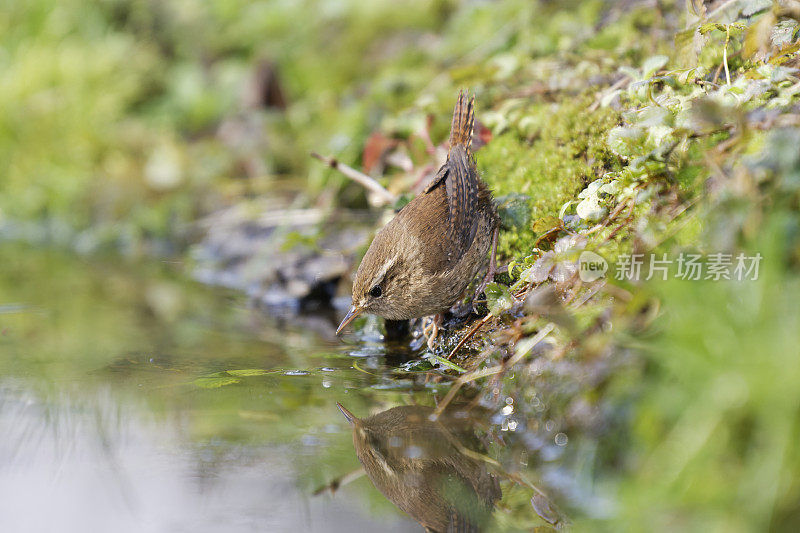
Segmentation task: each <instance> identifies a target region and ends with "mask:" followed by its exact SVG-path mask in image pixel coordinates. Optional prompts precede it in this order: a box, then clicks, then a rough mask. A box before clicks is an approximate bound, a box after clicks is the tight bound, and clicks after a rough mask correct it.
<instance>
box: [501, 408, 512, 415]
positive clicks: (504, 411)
mask: <svg viewBox="0 0 800 533" xmlns="http://www.w3.org/2000/svg"><path fill="white" fill-rule="evenodd" d="M500 412H501V413H503V414H504V415H506V416H508V415H510V414H511V413H513V412H514V406H513V405H506V406H505V407H503V409H502V410H501V411H500Z"/></svg>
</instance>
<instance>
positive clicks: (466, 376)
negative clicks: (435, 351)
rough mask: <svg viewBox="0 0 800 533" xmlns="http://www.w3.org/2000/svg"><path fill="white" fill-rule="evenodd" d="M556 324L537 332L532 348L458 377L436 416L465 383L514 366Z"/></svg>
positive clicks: (439, 406)
mask: <svg viewBox="0 0 800 533" xmlns="http://www.w3.org/2000/svg"><path fill="white" fill-rule="evenodd" d="M555 327H556V326H555V324H553V323H552V322H550V323H549V324H547V325H546V326H545V327H543V328H542V329H541V330H539V333H537V334H536V335H535V336H534V337H533V338H532V339H531V341H530V348H529V349H527V350H524V351H520V353H516V354H514V355H513V356H512V357H511V358H510V359H509V360H508V361H505V362H503V363H501V364H499V365H495V366H493V367H490V368H483V369H481V370H473V371H472V372H470V373H469V374H464V375H463V376H461V377H460V378H458V379H457V380H456V381H455V382H454V383H453V385H452V386H451V387H450V390H449V391H447V396H445V397H444V400H442V401H441V403H440V404H439V405H438V406H437V407H436V410H435V411H434V412H433V414H434V416H437V417H438V416H439V415H441V414H442V412H443V411H444V409H445V408H446V407H447V405H448V404H449V403H450V402H451V401H452V400H453V398H455V395H456V393H458V391H459V389H461V387H463V386H464V384H466V383H469V382H470V381H475V380H476V379H480V378H485V377H489V376H494V375H496V374H499V373H501V372H503V371H504V370H505V369H506V368H509V367H512V366H514V365H515V364H517V363H518V362H519V361H520V359H522V358H523V357H525V356H526V355H528V353H529V352H530V351H531V350H532V349H533V347H534V346H536V345H537V344H539V343H540V342H542V340H543V339H544V338H545V337H547V336H548V335H549V334H550V332H551V331H553V329H554V328H555Z"/></svg>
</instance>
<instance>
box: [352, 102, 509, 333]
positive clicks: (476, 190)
mask: <svg viewBox="0 0 800 533" xmlns="http://www.w3.org/2000/svg"><path fill="white" fill-rule="evenodd" d="M474 121H475V98H474V97H473V98H468V96H467V94H466V93H464V92H461V93H459V96H458V101H457V102H456V106H455V110H454V112H453V124H452V128H451V132H450V151H449V153H448V156H447V161H446V162H445V164H444V165H442V167H441V168H440V169H439V171H438V172H437V173H436V176H435V177H434V178H433V180H432V181H431V183H430V184H429V185H428V186H427V187H426V188H425V190H424V191H423V192H422V193H421V194H419V195H418V196H417V197H416V198H414V199H413V200H412V201H411V202H410V203H409V204H408V205H406V206H405V207H404V208H403V209H401V210H400V212H399V213H397V215H396V216H395V217H394V218H393V219H392V220H391V221H390V222H389V223H388V224H386V225H385V226H384V227H383V228H382V229H381V230H380V231H379V232H378V233H377V235H375V239H374V240H373V241H372V244H371V245H370V247H369V250H367V253H366V255H365V256H364V259H363V260H362V261H361V265H360V266H359V267H358V271H357V272H356V277H355V282H354V284H353V307H352V308H351V309H350V312H349V313H348V314H347V316H346V317H345V319H344V320H343V321H342V323H341V325H340V326H339V330H338V331H341V329H342V328H344V327H345V326H346V325H347V324H349V323H350V322H351V321H352V320H353V319H354V318H355V317H356V316H357V315H359V314H360V313H362V312H368V313H374V314H376V315H379V316H382V317H384V318H388V319H392V320H404V319H410V318H419V317H424V316H429V315H436V314H440V313H443V312H444V311H446V310H448V309H449V308H450V307H452V306H453V305H454V304H455V303H456V302H458V301H459V299H460V298H461V297H462V296H463V295H464V293H465V291H466V289H467V287H468V285H469V284H470V282H471V281H472V280H473V279H475V277H476V276H477V275H478V273H480V272H481V271H482V270H483V269H485V268H486V266H487V263H488V257H487V255H488V252H489V249H490V247H493V246H495V245H496V239H497V233H496V231H497V222H498V219H497V212H496V209H495V206H494V203H493V202H492V194H491V191H489V189H488V188H487V187H486V184H484V183H483V181H481V180H480V178H479V177H478V171H477V168H476V167H475V161H474V159H473V156H472V152H471V150H470V148H471V144H472V130H473V125H474ZM493 252H494V250H493ZM493 267H494V253H492V262H491V265H490V266H489V269H488V270H489V271H488V273H487V279H486V280H484V285H482V286H481V288H483V286H485V282H486V281H487V280H488V278H489V277H490V276H491V275H493V273H494V272H493V270H494V268H493ZM338 331H337V332H338Z"/></svg>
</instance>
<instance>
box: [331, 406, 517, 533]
mask: <svg viewBox="0 0 800 533" xmlns="http://www.w3.org/2000/svg"><path fill="white" fill-rule="evenodd" d="M337 405H338V407H339V409H340V410H341V411H342V414H344V415H345V417H346V418H347V420H348V421H349V422H350V423H351V424H352V425H353V445H354V447H355V449H356V455H357V456H358V460H359V461H360V462H361V464H362V465H363V466H364V471H365V472H366V473H367V477H369V479H370V481H372V483H373V484H374V485H375V487H376V488H377V489H378V490H379V491H381V493H382V494H383V495H384V496H386V497H387V498H388V499H389V500H390V501H391V502H392V503H394V504H395V505H396V506H397V507H399V508H400V509H402V510H403V511H405V512H406V513H408V514H409V515H410V516H411V517H412V518H414V520H416V521H417V522H419V523H420V524H422V526H423V527H425V529H426V530H428V531H434V532H458V533H472V532H478V531H483V530H484V529H485V528H486V526H487V524H488V521H489V519H490V518H491V514H492V511H493V509H494V504H495V502H496V501H497V500H499V499H500V497H501V495H502V494H501V491H500V485H499V483H498V481H497V478H495V477H494V476H493V475H492V474H491V473H490V472H489V471H488V470H487V468H486V464H485V463H484V462H482V461H480V460H479V459H476V458H475V457H477V454H476V455H475V456H472V454H470V453H469V452H477V453H478V454H479V453H482V452H483V450H482V446H481V444H480V442H479V441H478V439H477V438H476V436H475V432H474V429H473V428H472V427H471V424H470V420H469V418H468V417H463V416H460V417H456V416H452V417H448V416H447V415H446V414H443V415H441V416H440V418H439V419H438V420H435V421H434V420H431V415H432V414H433V409H432V408H430V407H424V406H418V405H414V406H411V405H406V406H401V407H394V408H392V409H389V410H388V411H383V412H382V413H378V414H376V415H373V416H370V417H368V418H363V419H359V418H356V417H355V416H354V415H353V414H352V413H351V412H350V411H348V410H347V409H345V408H344V407H343V406H342V405H341V404H337ZM467 450H469V451H467ZM465 452H466V453H465Z"/></svg>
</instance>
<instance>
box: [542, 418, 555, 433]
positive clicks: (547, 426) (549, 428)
mask: <svg viewBox="0 0 800 533" xmlns="http://www.w3.org/2000/svg"><path fill="white" fill-rule="evenodd" d="M555 428H556V423H555V422H553V421H552V420H548V421H547V422H546V423H545V425H544V429H546V430H547V431H553V430H554V429H555Z"/></svg>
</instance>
